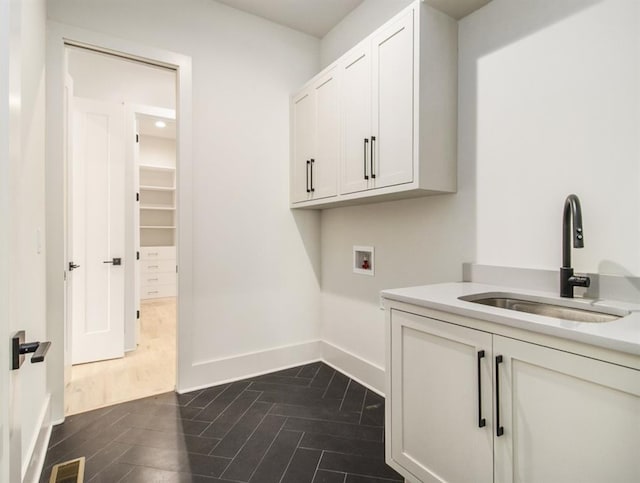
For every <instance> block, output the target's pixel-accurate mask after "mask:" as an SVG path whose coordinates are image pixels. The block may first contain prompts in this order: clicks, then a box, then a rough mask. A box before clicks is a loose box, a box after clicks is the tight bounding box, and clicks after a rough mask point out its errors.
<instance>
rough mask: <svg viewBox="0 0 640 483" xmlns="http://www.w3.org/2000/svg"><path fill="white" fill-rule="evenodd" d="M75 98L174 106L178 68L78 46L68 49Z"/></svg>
mask: <svg viewBox="0 0 640 483" xmlns="http://www.w3.org/2000/svg"><path fill="white" fill-rule="evenodd" d="M68 59H69V60H68V63H69V64H68V65H69V74H70V75H71V77H72V78H73V91H74V95H75V96H76V97H85V98H87V99H98V100H101V101H110V102H119V103H122V102H125V103H133V104H142V105H145V106H155V107H163V108H167V109H175V106H176V74H175V71H173V70H169V69H163V68H161V67H155V66H151V65H146V64H142V63H139V62H133V61H130V60H126V59H123V58H119V57H114V56H111V55H105V54H100V53H97V52H93V51H88V50H84V49H80V48H76V47H69V49H68Z"/></svg>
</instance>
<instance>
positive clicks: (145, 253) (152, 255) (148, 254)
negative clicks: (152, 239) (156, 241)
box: [140, 247, 176, 260]
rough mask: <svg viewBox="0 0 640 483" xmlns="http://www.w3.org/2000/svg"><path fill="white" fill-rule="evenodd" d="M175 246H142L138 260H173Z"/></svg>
mask: <svg viewBox="0 0 640 483" xmlns="http://www.w3.org/2000/svg"><path fill="white" fill-rule="evenodd" d="M175 259H176V247H142V248H140V260H175Z"/></svg>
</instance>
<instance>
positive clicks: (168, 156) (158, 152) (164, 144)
mask: <svg viewBox="0 0 640 483" xmlns="http://www.w3.org/2000/svg"><path fill="white" fill-rule="evenodd" d="M140 164H143V165H147V166H164V167H166V168H175V167H176V141H175V139H167V138H159V137H157V136H144V135H141V136H140Z"/></svg>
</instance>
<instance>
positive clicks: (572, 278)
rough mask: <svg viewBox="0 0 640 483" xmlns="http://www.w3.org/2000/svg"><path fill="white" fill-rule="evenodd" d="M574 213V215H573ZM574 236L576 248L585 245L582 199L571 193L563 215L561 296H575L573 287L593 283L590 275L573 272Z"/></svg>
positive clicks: (565, 203)
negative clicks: (572, 250)
mask: <svg viewBox="0 0 640 483" xmlns="http://www.w3.org/2000/svg"><path fill="white" fill-rule="evenodd" d="M572 215H573V216H572ZM572 218H573V236H572V234H571V219H572ZM571 238H573V246H574V248H583V247H584V234H583V232H582V209H581V208H580V200H579V199H578V197H577V196H576V195H569V196H567V199H566V200H565V202H564V213H563V215H562V267H560V296H561V297H569V298H573V287H588V286H589V284H590V283H591V280H590V279H589V277H583V276H579V275H574V274H573V268H571V245H570V244H569V243H570V239H571Z"/></svg>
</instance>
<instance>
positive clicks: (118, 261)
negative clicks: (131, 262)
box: [102, 258, 122, 265]
mask: <svg viewBox="0 0 640 483" xmlns="http://www.w3.org/2000/svg"><path fill="white" fill-rule="evenodd" d="M102 263H112V264H114V265H122V258H114V259H112V260H107V261H104V262H102Z"/></svg>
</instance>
